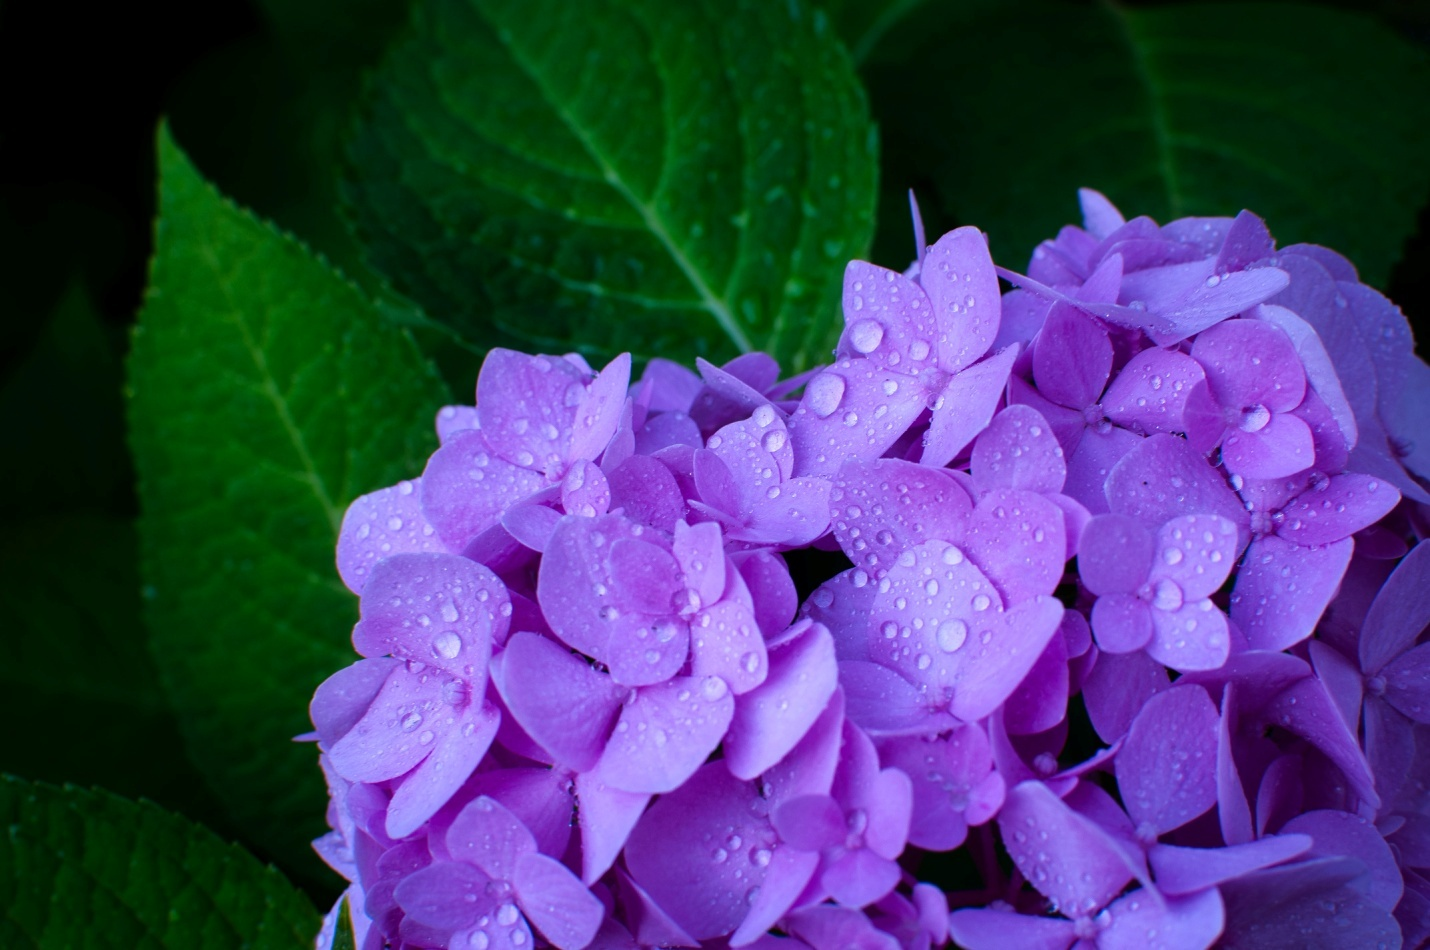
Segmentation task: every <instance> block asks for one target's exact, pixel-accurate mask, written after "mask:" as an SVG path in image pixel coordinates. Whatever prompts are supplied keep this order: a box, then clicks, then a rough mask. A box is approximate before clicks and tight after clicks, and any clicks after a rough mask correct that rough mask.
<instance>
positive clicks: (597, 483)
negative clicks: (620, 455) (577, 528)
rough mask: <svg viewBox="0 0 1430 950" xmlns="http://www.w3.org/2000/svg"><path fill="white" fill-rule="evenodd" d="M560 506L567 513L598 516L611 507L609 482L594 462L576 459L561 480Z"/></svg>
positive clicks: (588, 516)
mask: <svg viewBox="0 0 1430 950" xmlns="http://www.w3.org/2000/svg"><path fill="white" fill-rule="evenodd" d="M561 507H562V508H564V509H565V510H566V513H567V514H568V515H581V516H582V517H584V518H599V517H600V516H601V515H604V514H605V513H606V512H608V511H610V509H611V484H610V482H609V481H607V480H606V473H605V472H602V471H601V467H600V466H599V465H597V464H596V463H595V462H591V461H588V460H586V459H577V460H576V461H575V462H573V463H572V465H571V467H570V468H569V469H567V470H566V477H565V478H563V479H562V480H561Z"/></svg>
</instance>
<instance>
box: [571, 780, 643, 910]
mask: <svg viewBox="0 0 1430 950" xmlns="http://www.w3.org/2000/svg"><path fill="white" fill-rule="evenodd" d="M650 798H651V797H650V796H649V795H645V794H642V793H638V792H624V791H621V790H620V789H618V788H612V787H611V786H609V785H607V784H606V782H605V780H604V778H603V777H602V775H601V773H600V772H582V773H580V774H579V775H577V776H576V799H577V801H579V802H580V805H581V807H580V808H579V809H577V818H578V819H579V820H580V823H581V879H582V880H583V881H585V882H586V883H587V884H594V883H595V882H596V881H597V880H599V879H600V877H601V876H602V875H604V874H605V873H606V872H607V871H609V870H610V869H611V865H612V864H614V863H615V861H616V858H617V857H619V856H620V853H621V849H622V848H624V847H625V844H626V839H627V838H628V837H629V836H630V833H631V829H632V828H634V827H635V826H636V822H637V821H639V820H640V817H641V814H642V813H643V812H644V811H645V806H646V805H647V804H648V803H649V802H650Z"/></svg>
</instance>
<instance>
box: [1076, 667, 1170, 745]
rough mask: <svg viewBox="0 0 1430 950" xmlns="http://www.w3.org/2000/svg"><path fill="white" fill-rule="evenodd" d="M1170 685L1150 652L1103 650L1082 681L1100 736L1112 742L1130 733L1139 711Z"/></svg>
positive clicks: (1089, 712)
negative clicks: (1116, 652)
mask: <svg viewBox="0 0 1430 950" xmlns="http://www.w3.org/2000/svg"><path fill="white" fill-rule="evenodd" d="M1167 686H1168V677H1167V670H1166V668H1165V667H1163V666H1162V664H1160V663H1157V662H1156V661H1155V660H1152V659H1151V658H1150V657H1148V656H1147V654H1145V653H1142V652H1140V651H1139V652H1135V653H1127V654H1123V655H1121V656H1118V655H1115V654H1111V653H1101V654H1099V655H1098V657H1097V662H1096V663H1095V664H1094V665H1093V668H1092V673H1091V675H1089V676H1088V678H1087V682H1085V683H1083V687H1082V698H1083V703H1084V704H1085V705H1086V707H1087V714H1088V718H1089V719H1091V720H1092V726H1093V728H1094V729H1096V730H1097V734H1098V736H1100V737H1101V738H1102V741H1103V742H1107V743H1112V742H1116V741H1117V740H1118V739H1120V738H1122V737H1123V736H1124V735H1126V734H1127V730H1128V729H1129V728H1130V727H1131V725H1132V720H1133V718H1134V717H1135V716H1136V715H1137V713H1138V711H1139V710H1140V709H1141V708H1142V707H1143V706H1144V705H1145V704H1146V703H1147V702H1148V700H1150V699H1151V698H1152V697H1153V696H1155V695H1156V694H1157V693H1159V692H1160V691H1162V690H1164V689H1166V688H1167Z"/></svg>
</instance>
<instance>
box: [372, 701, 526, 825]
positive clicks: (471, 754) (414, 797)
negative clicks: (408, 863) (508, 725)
mask: <svg viewBox="0 0 1430 950" xmlns="http://www.w3.org/2000/svg"><path fill="white" fill-rule="evenodd" d="M500 721H501V713H500V712H499V711H498V710H497V708H496V707H495V706H493V705H492V704H490V703H482V704H480V705H479V704H477V703H473V704H471V705H469V706H467V707H466V708H465V709H463V710H461V712H460V713H457V714H455V715H454V714H453V713H452V712H447V713H446V718H445V720H442V728H440V729H434V731H435V732H436V733H437V739H436V741H435V743H434V744H433V748H432V754H431V755H429V756H427V758H425V759H423V760H422V764H421V765H419V766H417V768H416V769H415V770H413V772H412V773H411V774H410V775H408V776H407V777H406V778H404V779H403V780H402V785H401V786H399V787H398V789H397V791H396V792H395V793H394V794H393V796H392V801H391V803H389V804H388V806H387V836H388V837H389V838H393V839H398V838H405V837H407V836H408V835H410V834H412V833H413V832H415V831H417V830H418V829H419V828H421V827H422V826H423V825H424V824H426V822H427V820H428V819H429V818H431V817H432V816H433V815H435V814H437V811H438V810H439V809H440V808H441V807H442V806H443V805H445V804H447V802H448V801H450V800H451V798H452V796H453V795H455V794H456V792H457V790H458V789H459V788H461V787H462V784H463V783H464V782H466V780H467V779H468V777H470V776H471V774H472V772H473V771H474V770H475V769H476V767H477V763H479V762H481V760H482V757H483V756H485V755H486V754H487V749H489V748H491V744H492V740H493V739H494V738H496V734H497V725H498V724H499V723H500ZM427 724H428V725H433V726H435V725H436V724H437V723H436V722H433V721H431V720H429V721H428V723H427ZM426 734H427V733H420V734H419V735H418V737H417V739H418V742H421V741H422V736H423V735H426Z"/></svg>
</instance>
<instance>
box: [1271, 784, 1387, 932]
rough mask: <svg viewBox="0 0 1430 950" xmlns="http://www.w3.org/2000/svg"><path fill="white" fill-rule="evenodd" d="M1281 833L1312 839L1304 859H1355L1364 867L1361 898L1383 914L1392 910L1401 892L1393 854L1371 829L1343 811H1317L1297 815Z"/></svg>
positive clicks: (1359, 819) (1369, 825) (1367, 824)
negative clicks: (1376, 906)
mask: <svg viewBox="0 0 1430 950" xmlns="http://www.w3.org/2000/svg"><path fill="white" fill-rule="evenodd" d="M1282 832H1283V833H1286V834H1290V833H1300V834H1303V835H1309V836H1310V837H1311V839H1312V843H1311V845H1310V848H1311V850H1310V854H1309V855H1308V857H1313V858H1321V857H1338V856H1342V855H1343V856H1345V857H1350V858H1355V859H1356V860H1357V861H1360V862H1361V863H1362V864H1364V865H1365V867H1366V874H1367V877H1368V886H1366V887H1365V888H1364V892H1365V895H1366V896H1367V897H1369V898H1370V899H1371V900H1372V901H1374V902H1375V903H1377V904H1379V905H1380V906H1381V907H1384V908H1385V909H1386V910H1394V909H1395V905H1396V904H1398V903H1399V902H1400V896H1401V894H1402V893H1403V892H1404V889H1405V886H1404V882H1403V881H1402V880H1401V876H1400V868H1399V867H1397V866H1396V860H1395V854H1394V853H1393V852H1392V851H1391V850H1390V845H1388V844H1386V843H1385V839H1384V838H1382V837H1381V836H1380V832H1379V831H1377V830H1376V828H1375V825H1373V824H1371V823H1370V822H1368V821H1366V820H1365V819H1364V818H1361V817H1359V816H1358V815H1352V814H1350V813H1349V812H1344V811H1332V810H1324V809H1323V810H1319V811H1311V812H1306V813H1305V814H1302V815H1297V816H1296V817H1295V818H1292V819H1291V820H1290V821H1288V822H1287V823H1286V826H1285V827H1284V828H1283V829H1282Z"/></svg>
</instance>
